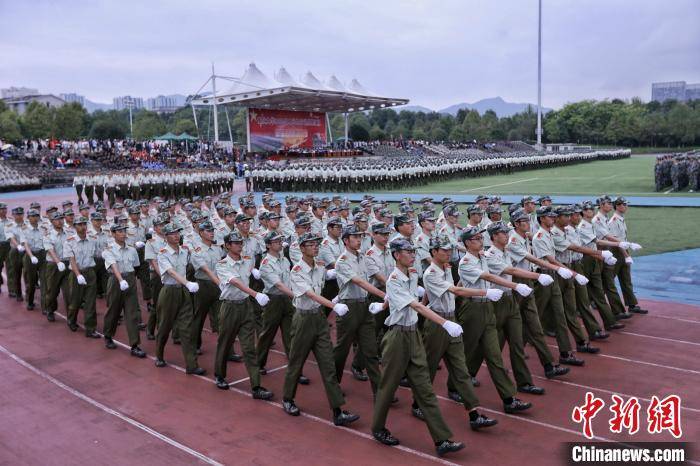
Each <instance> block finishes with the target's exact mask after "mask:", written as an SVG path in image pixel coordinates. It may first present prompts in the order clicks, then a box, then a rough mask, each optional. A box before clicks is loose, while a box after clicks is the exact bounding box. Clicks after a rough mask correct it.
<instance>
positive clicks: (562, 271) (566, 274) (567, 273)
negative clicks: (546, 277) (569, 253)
mask: <svg viewBox="0 0 700 466" xmlns="http://www.w3.org/2000/svg"><path fill="white" fill-rule="evenodd" d="M557 273H558V274H559V276H560V277H561V278H563V279H564V280H568V279H569V278H571V277H573V276H574V274H573V272H571V270H569V269H567V268H566V267H559V268H558V269H557Z"/></svg>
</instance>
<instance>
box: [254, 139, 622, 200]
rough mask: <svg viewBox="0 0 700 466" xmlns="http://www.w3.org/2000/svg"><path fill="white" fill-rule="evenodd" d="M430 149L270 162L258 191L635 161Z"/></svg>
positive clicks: (377, 185)
mask: <svg viewBox="0 0 700 466" xmlns="http://www.w3.org/2000/svg"><path fill="white" fill-rule="evenodd" d="M436 147H437V146H426V147H425V148H424V150H423V155H422V156H411V155H407V156H405V157H380V158H357V159H352V160H344V161H338V162H327V161H324V162H316V161H314V162H299V163H291V164H288V165H284V166H283V165H280V164H279V163H276V162H268V163H264V164H262V165H258V166H256V167H255V168H254V169H253V170H252V171H251V177H252V180H253V189H254V190H255V191H262V190H263V189H264V188H267V187H270V188H272V189H273V190H275V191H285V192H288V191H302V192H319V191H321V192H338V191H341V192H347V191H366V190H367V189H368V188H369V189H372V190H384V189H386V190H390V189H404V188H409V187H413V186H419V185H423V184H427V183H430V182H435V181H445V180H449V179H453V178H464V177H465V176H472V177H473V176H485V175H490V174H503V173H512V172H514V171H520V170H530V169H534V168H541V167H550V166H558V165H566V164H572V163H580V162H586V161H592V160H609V159H615V158H623V157H629V156H630V153H631V152H630V150H629V149H619V150H599V151H592V152H569V153H547V154H538V153H536V152H531V151H529V152H518V151H515V152H505V153H490V152H481V151H476V150H466V149H456V150H451V149H447V148H444V150H443V149H439V150H436Z"/></svg>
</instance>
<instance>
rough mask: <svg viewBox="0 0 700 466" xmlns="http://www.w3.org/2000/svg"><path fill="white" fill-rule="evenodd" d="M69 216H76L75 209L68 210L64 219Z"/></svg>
mask: <svg viewBox="0 0 700 466" xmlns="http://www.w3.org/2000/svg"><path fill="white" fill-rule="evenodd" d="M69 215H75V212H73V209H66V210H64V211H63V216H64V217H68V216H69Z"/></svg>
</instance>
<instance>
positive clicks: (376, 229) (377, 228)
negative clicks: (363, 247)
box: [372, 222, 391, 235]
mask: <svg viewBox="0 0 700 466" xmlns="http://www.w3.org/2000/svg"><path fill="white" fill-rule="evenodd" d="M372 233H374V234H375V235H390V234H391V228H389V227H388V226H386V225H385V224H383V223H381V222H380V223H375V224H374V225H372Z"/></svg>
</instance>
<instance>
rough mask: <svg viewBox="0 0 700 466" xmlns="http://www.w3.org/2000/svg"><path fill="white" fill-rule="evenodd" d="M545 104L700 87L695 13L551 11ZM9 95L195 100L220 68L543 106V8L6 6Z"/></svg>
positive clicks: (592, 4) (436, 98) (439, 100)
mask: <svg viewBox="0 0 700 466" xmlns="http://www.w3.org/2000/svg"><path fill="white" fill-rule="evenodd" d="M543 3H544V5H543V44H544V45H543V105H545V106H548V107H555V108H556V107H559V106H561V105H562V104H564V103H566V102H568V101H576V100H581V99H585V98H594V99H603V98H613V97H621V98H631V97H634V96H640V97H642V98H646V99H648V98H649V94H650V88H651V82H652V81H659V80H686V81H689V82H700V60H698V51H700V29H699V28H697V24H698V23H699V22H700V3H698V2H696V1H694V0H675V1H672V2H666V3H663V4H662V3H659V2H657V1H652V0H639V1H636V2H629V1H627V0H589V1H587V2H571V1H568V0H566V1H565V0H543ZM0 11H1V12H2V16H3V28H2V29H0V56H2V57H3V64H2V66H1V67H0V86H2V87H7V86H10V85H15V86H30V87H37V88H39V89H41V90H42V91H45V92H54V93H59V92H78V93H80V94H84V95H86V96H87V97H88V98H90V99H92V100H97V101H103V102H110V101H111V98H112V97H113V96H116V95H123V94H131V95H138V96H144V97H148V96H153V95H156V94H168V93H175V92H177V93H183V94H187V93H191V92H194V91H195V90H196V89H198V88H199V86H200V85H201V84H202V83H203V82H204V80H205V79H206V78H207V76H208V74H209V67H210V63H211V62H212V61H214V62H215V63H216V66H217V71H218V72H219V73H221V74H225V75H232V76H239V75H240V74H241V73H242V72H243V70H244V69H245V67H246V66H247V64H248V63H249V62H251V61H255V62H256V63H257V64H258V66H259V67H260V68H261V69H262V70H263V71H265V72H266V73H268V74H270V75H271V74H272V73H273V72H274V70H276V69H277V68H279V67H280V66H285V67H286V68H287V69H288V70H289V71H290V73H291V74H292V75H293V76H296V77H298V76H301V75H302V74H304V73H305V72H306V71H307V70H312V71H314V73H315V74H316V75H317V76H319V77H321V78H326V77H328V76H329V75H330V74H336V75H337V76H338V77H339V78H340V79H341V80H344V81H349V80H350V79H351V78H357V79H359V80H360V81H361V82H362V83H363V84H365V85H366V86H367V87H368V88H369V89H372V90H374V91H376V92H378V93H381V94H384V95H390V96H393V97H407V98H409V99H411V101H412V102H413V103H416V104H421V105H426V106H428V107H431V108H441V107H444V106H447V105H450V104H453V103H457V102H462V101H475V100H478V99H481V98H485V97H491V96H496V95H500V96H502V97H504V98H505V99H506V100H510V101H522V102H534V101H535V100H536V96H537V87H536V86H537V69H536V65H537V63H536V59H537V2H536V1H535V0H527V1H524V0H501V1H498V2H489V1H485V0H482V1H479V0H471V1H455V0H448V1H441V2H434V1H427V0H426V1H418V0H413V1H411V0H408V1H406V0H404V1H400V0H384V1H376V0H375V1H345V0H339V1H334V2H320V1H309V0H303V1H294V2H289V1H279V0H271V1H267V2H254V1H249V0H243V1H236V2H226V1H208V0H200V1H197V2H191V1H182V0H180V1H164V0H156V1H148V2H136V1H129V0H127V1H101V2H100V1H92V2H89V1H75V2H73V1H72V2H51V1H34V0H28V1H23V2H16V1H10V0H0Z"/></svg>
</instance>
